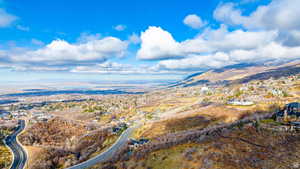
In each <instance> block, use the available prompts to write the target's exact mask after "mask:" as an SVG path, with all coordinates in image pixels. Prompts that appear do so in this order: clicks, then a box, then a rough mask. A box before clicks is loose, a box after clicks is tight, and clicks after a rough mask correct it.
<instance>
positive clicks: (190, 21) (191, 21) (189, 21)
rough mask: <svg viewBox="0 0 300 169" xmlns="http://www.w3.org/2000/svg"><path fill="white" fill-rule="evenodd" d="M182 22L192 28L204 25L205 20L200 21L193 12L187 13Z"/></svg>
mask: <svg viewBox="0 0 300 169" xmlns="http://www.w3.org/2000/svg"><path fill="white" fill-rule="evenodd" d="M183 23H184V24H185V25H187V26H189V27H191V28H193V29H199V28H201V27H203V26H205V25H206V22H204V21H202V19H201V18H200V17H199V16H197V15H195V14H190V15H187V16H186V17H185V18H184V20H183Z"/></svg>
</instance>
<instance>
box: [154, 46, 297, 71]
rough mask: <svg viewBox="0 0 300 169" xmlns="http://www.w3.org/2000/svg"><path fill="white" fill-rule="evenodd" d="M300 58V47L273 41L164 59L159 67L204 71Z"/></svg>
mask: <svg viewBox="0 0 300 169" xmlns="http://www.w3.org/2000/svg"><path fill="white" fill-rule="evenodd" d="M299 58H300V47H286V46H282V45H280V44H278V43H275V42H272V43H270V44H268V45H266V46H264V47H260V48H257V49H253V50H241V49H235V50H232V51H228V52H216V53H214V54H208V55H191V56H190V57H187V58H183V59H179V60H178V59H177V60H164V61H160V62H159V63H158V67H159V68H160V69H167V70H178V71H182V70H185V71H203V70H208V69H214V68H221V67H224V66H228V65H234V64H239V63H264V62H268V61H280V60H294V59H299Z"/></svg>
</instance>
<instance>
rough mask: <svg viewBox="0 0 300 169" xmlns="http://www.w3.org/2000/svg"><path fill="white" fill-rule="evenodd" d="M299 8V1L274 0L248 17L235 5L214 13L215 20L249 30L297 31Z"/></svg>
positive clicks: (219, 9) (222, 5) (218, 9)
mask: <svg viewBox="0 0 300 169" xmlns="http://www.w3.org/2000/svg"><path fill="white" fill-rule="evenodd" d="M299 6H300V1H299V0H273V1H272V2H271V3H270V4H268V5H263V6H259V7H258V8H257V9H256V10H255V11H254V12H252V13H250V14H249V15H247V16H246V15H243V14H242V12H241V10H240V9H238V8H237V6H236V5H235V4H233V3H225V4H221V5H220V6H219V7H218V8H217V9H216V10H215V11H214V18H215V19H217V20H219V21H222V22H225V23H227V24H233V25H242V26H244V27H246V28H248V29H279V30H295V29H300V22H299V15H300V10H299V8H298V7H299Z"/></svg>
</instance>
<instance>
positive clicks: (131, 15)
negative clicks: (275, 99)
mask: <svg viewBox="0 0 300 169" xmlns="http://www.w3.org/2000/svg"><path fill="white" fill-rule="evenodd" d="M297 6H300V4H299V1H298V0H243V1H238V0H234V1H233V0H224V1H220V0H210V1H199V0H185V1H182V0H172V1H159V0H152V1H143V0H130V1H122V0H114V1H96V0H85V1H81V0H77V1H73V0H72V1H71V0H64V1H62V0H51V1H46V0H45V1H40V0H26V1H19V0H9V1H8V0H0V76H1V77H2V78H1V80H0V81H2V82H5V81H24V80H26V79H27V80H28V77H26V75H30V79H32V80H38V79H47V78H48V79H53V80H54V79H57V78H59V79H64V78H65V79H70V77H71V78H73V77H74V78H75V79H76V78H78V79H83V80H90V79H91V80H101V79H106V80H107V79H108V80H109V79H111V80H117V79H126V78H128V79H137V78H142V79H143V78H146V79H157V78H159V79H164V78H165V79H178V78H182V77H184V76H186V75H189V74H191V73H193V72H198V71H204V70H209V69H213V68H220V67H223V66H228V65H233V64H239V63H263V62H269V61H278V62H279V61H280V62H281V61H290V60H295V59H299V56H300V47H299V46H300V24H298V23H300V20H299V19H298V15H299V10H298V9H297V8H296V7H297Z"/></svg>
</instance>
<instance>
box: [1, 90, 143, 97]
mask: <svg viewBox="0 0 300 169" xmlns="http://www.w3.org/2000/svg"><path fill="white" fill-rule="evenodd" d="M143 93H144V92H126V91H120V90H40V91H35V90H34V91H29V92H23V93H10V94H4V95H0V97H32V96H51V95H60V94H83V95H109V94H143Z"/></svg>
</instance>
